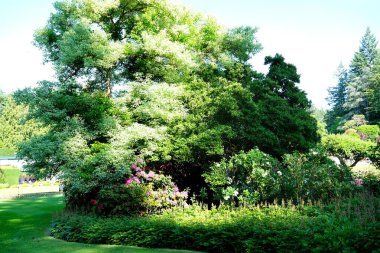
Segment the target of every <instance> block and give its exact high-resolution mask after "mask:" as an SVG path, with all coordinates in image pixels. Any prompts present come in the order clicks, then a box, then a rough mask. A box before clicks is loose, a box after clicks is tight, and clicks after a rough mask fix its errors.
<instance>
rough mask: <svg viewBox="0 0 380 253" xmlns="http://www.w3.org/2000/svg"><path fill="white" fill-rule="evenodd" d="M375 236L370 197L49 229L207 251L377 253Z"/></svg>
mask: <svg viewBox="0 0 380 253" xmlns="http://www.w3.org/2000/svg"><path fill="white" fill-rule="evenodd" d="M379 232H380V199H379V198H376V197H373V196H371V195H368V194H361V195H357V196H355V197H351V198H347V199H345V200H336V201H333V202H332V203H331V204H329V205H322V204H318V203H314V204H311V203H309V204H305V205H299V206H294V205H291V203H282V205H281V204H278V205H270V206H256V207H251V208H231V207H223V206H221V207H219V208H218V209H212V210H207V209H206V208H202V207H201V206H199V205H193V206H192V207H190V208H181V209H173V210H170V211H166V212H164V213H162V214H157V215H150V216H145V217H109V218H108V217H97V216H88V215H80V214H73V213H64V214H61V215H60V216H58V217H56V219H55V221H54V223H53V226H52V229H51V234H52V235H53V236H54V237H56V238H60V239H64V240H67V241H74V242H84V243H96V244H99V243H104V244H121V245H130V246H144V247H152V248H176V249H192V250H201V251H206V252H376V250H378V249H379V248H380V233H379Z"/></svg>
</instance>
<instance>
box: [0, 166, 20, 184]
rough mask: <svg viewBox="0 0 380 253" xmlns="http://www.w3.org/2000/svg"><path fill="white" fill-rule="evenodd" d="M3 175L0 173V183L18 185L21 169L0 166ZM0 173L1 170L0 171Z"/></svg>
mask: <svg viewBox="0 0 380 253" xmlns="http://www.w3.org/2000/svg"><path fill="white" fill-rule="evenodd" d="M0 169H1V170H2V173H3V175H0V184H8V185H9V186H12V185H18V181H19V177H20V175H21V171H20V170H19V169H18V168H16V167H13V166H0ZM0 173H1V172H0Z"/></svg>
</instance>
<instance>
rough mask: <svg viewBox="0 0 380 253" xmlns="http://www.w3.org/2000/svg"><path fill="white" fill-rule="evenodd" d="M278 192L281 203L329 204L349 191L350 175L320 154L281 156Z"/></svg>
mask: <svg viewBox="0 0 380 253" xmlns="http://www.w3.org/2000/svg"><path fill="white" fill-rule="evenodd" d="M283 167H284V168H283V170H282V177H281V183H280V184H281V190H282V194H283V198H284V199H288V200H292V201H293V203H300V202H302V201H318V200H320V201H324V202H326V201H330V200H331V199H334V198H338V197H343V196H347V195H348V194H349V193H350V191H351V185H350V184H351V183H350V181H351V174H350V171H349V169H348V168H347V167H345V166H338V165H336V164H335V163H334V162H333V161H332V160H331V159H330V158H329V157H327V155H326V154H325V152H323V151H322V150H313V151H312V152H310V153H308V154H300V153H293V154H288V155H285V156H284V160H283Z"/></svg>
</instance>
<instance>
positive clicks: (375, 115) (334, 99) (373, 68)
mask: <svg viewBox="0 0 380 253" xmlns="http://www.w3.org/2000/svg"><path fill="white" fill-rule="evenodd" d="M337 77H338V82H337V85H336V86H335V87H332V88H330V89H329V96H328V103H329V105H330V107H331V109H330V110H329V111H328V112H327V114H326V123H327V129H328V131H329V132H331V133H337V132H342V131H344V124H345V122H347V121H349V120H350V119H351V118H352V117H353V116H354V115H364V116H365V120H366V121H367V122H368V123H369V124H376V123H378V122H379V121H380V54H379V50H378V48H377V40H376V38H375V36H374V35H373V34H372V33H371V31H370V29H369V28H367V30H366V32H365V34H364V36H363V38H362V39H361V41H360V47H359V49H358V51H357V52H355V54H354V56H353V58H352V60H351V63H350V65H349V67H348V68H347V69H346V68H344V66H343V65H342V64H341V65H340V66H339V67H338V70H337Z"/></svg>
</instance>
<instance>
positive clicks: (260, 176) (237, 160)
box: [204, 148, 280, 204]
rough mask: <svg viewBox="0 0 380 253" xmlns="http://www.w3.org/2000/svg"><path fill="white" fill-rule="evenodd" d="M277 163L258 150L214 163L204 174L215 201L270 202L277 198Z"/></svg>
mask: <svg viewBox="0 0 380 253" xmlns="http://www.w3.org/2000/svg"><path fill="white" fill-rule="evenodd" d="M279 165H280V164H279V162H278V161H277V160H276V159H274V158H273V157H271V156H270V155H268V154H265V153H263V152H261V151H260V150H259V149H257V148H256V149H253V150H251V151H249V152H247V153H243V152H241V153H239V154H237V155H234V156H232V157H231V158H230V159H229V160H228V161H227V160H225V159H224V160H222V161H221V162H219V163H215V164H214V165H213V166H212V167H211V169H210V171H209V172H208V173H205V174H204V177H205V180H206V182H207V183H208V184H209V185H210V187H211V189H212V190H213V191H214V192H215V197H216V199H217V200H220V201H222V202H229V203H236V204H238V203H239V202H240V203H243V204H253V203H256V202H263V201H273V200H274V199H275V198H276V197H277V196H278V194H279V184H278V179H277V178H278V177H279V174H278V173H279Z"/></svg>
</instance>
